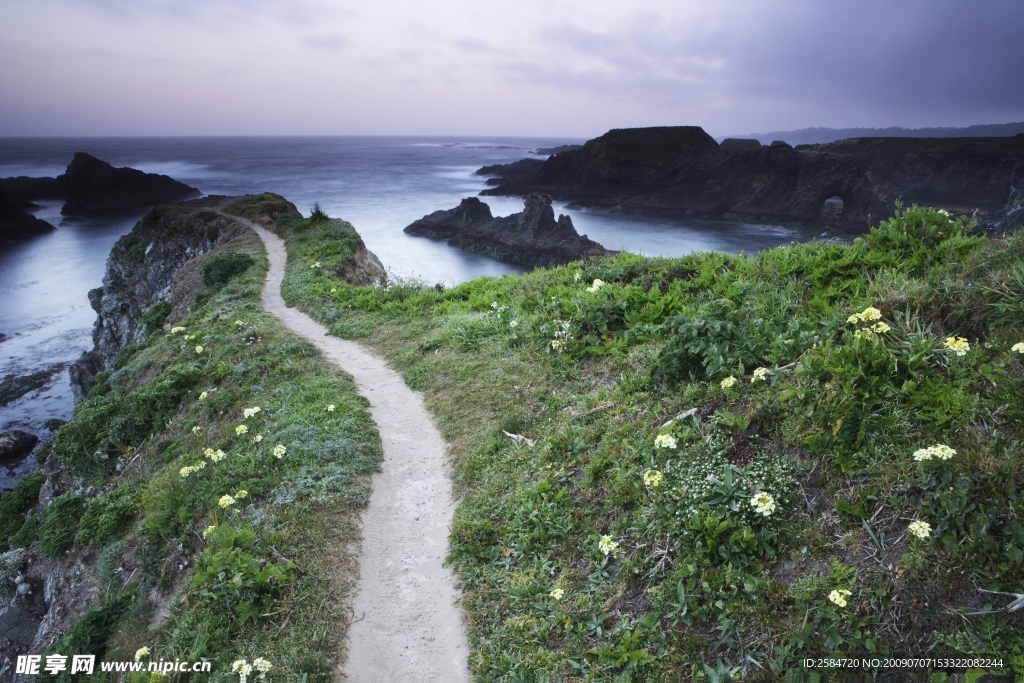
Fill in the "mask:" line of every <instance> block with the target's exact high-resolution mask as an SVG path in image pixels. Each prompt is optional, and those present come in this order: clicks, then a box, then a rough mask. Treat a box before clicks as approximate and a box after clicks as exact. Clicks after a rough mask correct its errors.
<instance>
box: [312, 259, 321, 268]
mask: <svg viewBox="0 0 1024 683" xmlns="http://www.w3.org/2000/svg"><path fill="white" fill-rule="evenodd" d="M319 267H320V262H319V261H317V262H316V263H314V264H313V265H311V266H310V268H319Z"/></svg>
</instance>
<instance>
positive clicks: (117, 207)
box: [0, 152, 201, 236]
mask: <svg viewBox="0 0 1024 683" xmlns="http://www.w3.org/2000/svg"><path fill="white" fill-rule="evenodd" d="M0 192H2V193H3V195H2V196H0V216H2V215H4V214H3V207H4V201H5V200H4V199H3V197H4V196H5V197H6V198H7V199H6V201H7V202H8V203H10V204H12V205H14V206H16V207H21V209H22V211H24V208H25V207H26V206H31V202H33V201H38V200H53V199H62V200H64V206H63V207H62V208H61V213H62V214H63V215H65V216H81V217H85V216H103V215H107V214H112V213H117V212H121V211H129V210H133V209H140V208H145V207H147V206H154V205H156V204H165V203H168V202H176V201H181V200H183V199H189V198H191V197H196V196H198V195H199V194H201V193H200V191H199V190H198V189H196V188H194V187H191V186H189V185H186V184H185V183H181V182H178V181H177V180H175V179H174V178H171V177H169V176H165V175H160V174H158V173H144V172H142V171H139V170H137V169H134V168H115V167H114V166H111V165H110V164H108V163H107V162H105V161H102V160H100V159H97V158H96V157H94V156H92V155H91V154H86V153H85V152H76V153H75V156H74V158H73V159H72V160H71V163H70V164H68V167H67V170H65V171H64V173H62V174H61V175H59V176H57V177H56V178H29V177H26V176H19V177H17V178H4V179H2V180H0ZM26 215H28V214H26ZM29 217H30V218H31V216H29ZM0 220H2V219H0ZM33 220H38V219H33ZM39 222H43V221H39ZM46 225H49V224H46ZM38 229H39V228H38V226H37V230H38ZM50 229H52V227H51V228H50ZM26 236H27V235H26Z"/></svg>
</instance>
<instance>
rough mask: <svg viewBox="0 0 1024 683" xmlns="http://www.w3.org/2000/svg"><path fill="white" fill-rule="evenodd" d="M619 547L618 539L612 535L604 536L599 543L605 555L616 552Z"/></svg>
mask: <svg viewBox="0 0 1024 683" xmlns="http://www.w3.org/2000/svg"><path fill="white" fill-rule="evenodd" d="M618 547H619V543H618V541H613V540H612V537H611V536H602V537H601V540H600V541H598V543H597V549H598V550H600V551H601V552H602V553H604V554H605V555H607V554H609V553H614V552H615V551H616V550H617V549H618Z"/></svg>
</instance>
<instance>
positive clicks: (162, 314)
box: [139, 299, 171, 334]
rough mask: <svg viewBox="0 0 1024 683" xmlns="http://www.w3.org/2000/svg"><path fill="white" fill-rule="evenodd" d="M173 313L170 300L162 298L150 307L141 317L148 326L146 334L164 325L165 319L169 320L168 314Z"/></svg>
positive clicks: (140, 319) (141, 320) (142, 321)
mask: <svg viewBox="0 0 1024 683" xmlns="http://www.w3.org/2000/svg"><path fill="white" fill-rule="evenodd" d="M170 313H171V304H170V302H169V301H165V300H163V299H161V300H160V301H157V302H156V303H155V304H153V305H152V306H150V307H149V310H147V311H146V312H145V313H143V314H142V317H141V318H139V322H141V323H142V324H143V325H145V327H146V334H153V333H154V332H156V331H157V330H159V329H160V328H161V327H163V324H164V321H165V320H167V316H168V315H170Z"/></svg>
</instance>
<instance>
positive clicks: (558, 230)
mask: <svg viewBox="0 0 1024 683" xmlns="http://www.w3.org/2000/svg"><path fill="white" fill-rule="evenodd" d="M405 232H406V233H408V234H410V235H417V236H420V237H433V238H437V239H448V244H450V245H451V246H453V247H461V248H463V249H466V250H468V251H475V252H477V253H480V254H486V255H488V256H490V257H492V258H495V259H497V260H499V261H505V262H506V263H515V264H517V265H523V266H531V267H535V266H556V265H561V264H563V263H568V262H570V261H578V260H581V259H587V258H590V257H591V256H608V255H611V254H612V253H614V252H611V251H608V250H607V249H605V248H604V247H602V246H601V245H600V244H598V243H597V242H594V241H593V240H591V239H588V238H587V236H586V235H582V236H581V235H580V234H579V233H577V232H576V228H574V227H573V224H572V219H571V218H569V217H568V216H559V217H558V220H557V221H556V220H555V212H554V210H553V209H552V208H551V197H550V196H548V195H545V194H531V195H530V196H529V197H527V198H526V206H525V208H524V210H523V211H522V213H515V214H512V215H511V216H505V217H503V218H494V217H493V216H492V215H491V209H490V207H489V206H487V205H486V204H484V203H483V202H481V201H480V200H479V199H477V198H476V197H468V198H466V199H463V200H462V203H461V204H459V206H457V207H456V208H454V209H449V210H447V211H435V212H434V213H432V214H430V215H428V216H424V217H423V218H421V219H420V220H418V221H415V222H414V223H412V224H410V225H409V226H408V227H406V228H405Z"/></svg>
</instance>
